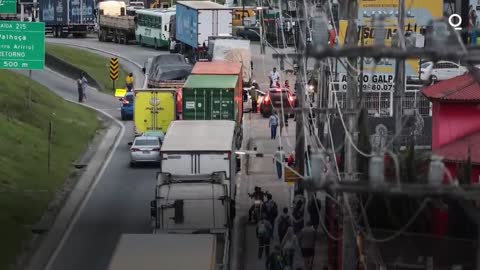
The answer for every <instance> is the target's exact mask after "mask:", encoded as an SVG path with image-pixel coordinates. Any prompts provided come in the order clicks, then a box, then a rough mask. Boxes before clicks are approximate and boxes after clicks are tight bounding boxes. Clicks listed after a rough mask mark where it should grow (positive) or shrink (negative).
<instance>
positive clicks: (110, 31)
mask: <svg viewBox="0 0 480 270" xmlns="http://www.w3.org/2000/svg"><path fill="white" fill-rule="evenodd" d="M97 24H98V28H99V29H98V40H99V41H113V42H115V43H121V44H128V42H129V41H131V40H135V16H129V15H127V14H126V7H125V3H124V2H121V1H104V2H100V3H98V18H97Z"/></svg>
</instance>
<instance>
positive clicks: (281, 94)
mask: <svg viewBox="0 0 480 270" xmlns="http://www.w3.org/2000/svg"><path fill="white" fill-rule="evenodd" d="M282 101H283V111H284V113H285V114H288V115H291V114H292V113H293V107H294V105H295V98H294V96H293V95H292V94H291V93H290V90H288V89H286V88H270V89H269V90H268V91H267V93H266V94H265V96H264V97H263V99H262V102H261V103H259V107H260V113H261V114H262V115H263V117H269V116H270V115H271V114H272V112H273V110H274V109H275V110H281V108H282Z"/></svg>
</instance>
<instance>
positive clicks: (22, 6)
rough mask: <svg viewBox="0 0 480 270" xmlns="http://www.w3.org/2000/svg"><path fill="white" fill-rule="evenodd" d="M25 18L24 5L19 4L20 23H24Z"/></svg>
mask: <svg viewBox="0 0 480 270" xmlns="http://www.w3.org/2000/svg"><path fill="white" fill-rule="evenodd" d="M24 17H25V5H24V4H20V21H22V22H23V21H24V20H25V19H24Z"/></svg>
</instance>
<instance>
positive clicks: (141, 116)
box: [133, 88, 177, 136]
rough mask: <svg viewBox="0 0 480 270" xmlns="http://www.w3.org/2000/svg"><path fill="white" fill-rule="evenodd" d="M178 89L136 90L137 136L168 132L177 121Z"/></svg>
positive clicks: (134, 119)
mask: <svg viewBox="0 0 480 270" xmlns="http://www.w3.org/2000/svg"><path fill="white" fill-rule="evenodd" d="M176 96H177V94H176V89H175V88H159V89H139V90H138V89H135V107H134V111H133V121H134V129H135V136H140V135H142V134H143V133H144V132H146V131H162V132H163V133H166V132H167V129H168V126H169V125H170V122H172V121H174V120H175V119H176V111H177V110H176V103H177V102H176V98H177V97H176Z"/></svg>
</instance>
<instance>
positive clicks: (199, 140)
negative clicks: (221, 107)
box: [160, 120, 240, 198]
mask: <svg viewBox="0 0 480 270" xmlns="http://www.w3.org/2000/svg"><path fill="white" fill-rule="evenodd" d="M235 125H236V124H235V121H229V120H181V121H173V122H171V123H170V126H169V128H168V132H167V135H166V136H165V139H164V141H163V144H162V149H161V150H160V156H161V166H160V168H161V172H166V173H171V174H174V175H198V174H211V173H213V172H217V171H225V172H226V179H225V181H224V183H225V184H226V185H227V186H228V188H229V190H230V194H229V195H230V197H232V198H235V195H236V173H237V172H238V171H239V169H240V167H239V162H238V161H237V158H236V154H235V149H236V148H235Z"/></svg>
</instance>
